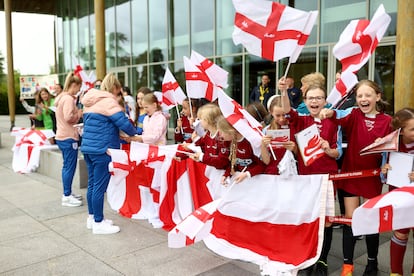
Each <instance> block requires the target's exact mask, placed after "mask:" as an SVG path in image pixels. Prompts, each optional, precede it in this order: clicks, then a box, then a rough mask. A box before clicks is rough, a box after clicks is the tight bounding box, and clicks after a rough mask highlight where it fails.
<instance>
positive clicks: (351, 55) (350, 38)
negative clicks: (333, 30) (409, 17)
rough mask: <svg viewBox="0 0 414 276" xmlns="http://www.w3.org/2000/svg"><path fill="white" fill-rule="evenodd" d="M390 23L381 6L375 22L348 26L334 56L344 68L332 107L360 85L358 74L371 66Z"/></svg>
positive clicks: (354, 22)
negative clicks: (375, 51)
mask: <svg viewBox="0 0 414 276" xmlns="http://www.w3.org/2000/svg"><path fill="white" fill-rule="evenodd" d="M390 22H391V17H390V16H389V15H388V14H387V13H386V12H385V9H384V6H383V5H382V4H381V5H380V6H379V7H378V9H377V11H376V12H375V14H374V16H373V17H372V19H371V21H369V20H367V19H361V20H352V21H351V22H350V23H349V24H348V25H347V26H346V28H345V29H344V31H343V32H342V34H341V36H340V37H339V41H338V42H337V43H336V44H335V46H334V48H333V54H334V56H335V57H336V58H337V59H338V60H339V61H340V62H341V64H342V74H341V78H340V79H339V80H337V82H336V83H335V86H334V88H333V89H332V90H331V93H330V94H329V96H328V98H327V102H328V103H330V104H332V105H335V104H337V103H338V102H339V101H340V100H341V98H343V97H344V96H346V95H347V93H349V91H350V90H351V89H352V88H353V87H354V86H355V84H357V82H358V79H357V76H356V75H355V73H356V72H358V70H359V69H361V67H362V66H364V65H365V64H366V63H367V61H368V59H369V58H370V57H371V55H372V53H373V52H374V50H375V48H376V47H377V45H378V43H379V42H380V41H381V39H382V37H383V36H384V34H385V31H386V30H387V28H388V26H389V24H390Z"/></svg>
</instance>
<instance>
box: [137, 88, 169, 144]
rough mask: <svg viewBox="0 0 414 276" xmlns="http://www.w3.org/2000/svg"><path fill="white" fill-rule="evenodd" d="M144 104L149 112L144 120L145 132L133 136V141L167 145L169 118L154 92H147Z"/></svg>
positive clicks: (143, 100)
mask: <svg viewBox="0 0 414 276" xmlns="http://www.w3.org/2000/svg"><path fill="white" fill-rule="evenodd" d="M142 106H143V107H144V110H145V112H146V114H147V116H145V118H144V122H143V132H142V134H141V135H137V136H134V137H131V138H132V141H137V142H141V143H146V144H152V145H165V144H166V143H167V119H166V118H165V116H164V114H163V113H162V111H161V105H160V103H159V102H158V99H157V97H156V96H155V95H154V93H149V94H146V95H145V96H144V97H143V98H142Z"/></svg>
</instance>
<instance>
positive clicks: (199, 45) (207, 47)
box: [191, 0, 214, 57]
mask: <svg viewBox="0 0 414 276" xmlns="http://www.w3.org/2000/svg"><path fill="white" fill-rule="evenodd" d="M213 41H214V0H203V1H199V0H195V1H194V0H193V1H191V46H192V47H191V48H192V49H194V50H195V51H197V52H198V53H200V54H202V55H203V56H205V57H209V56H212V55H213V54H214V52H213V46H214V45H213Z"/></svg>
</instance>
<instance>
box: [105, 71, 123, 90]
mask: <svg viewBox="0 0 414 276" xmlns="http://www.w3.org/2000/svg"><path fill="white" fill-rule="evenodd" d="M114 88H122V85H121V83H120V82H119V80H118V79H117V78H116V77H115V75H114V74H113V73H108V74H106V76H105V77H104V79H103V80H102V83H101V87H100V89H101V90H103V91H108V92H111V93H112V91H113V90H114Z"/></svg>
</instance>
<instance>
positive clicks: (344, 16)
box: [320, 0, 367, 43]
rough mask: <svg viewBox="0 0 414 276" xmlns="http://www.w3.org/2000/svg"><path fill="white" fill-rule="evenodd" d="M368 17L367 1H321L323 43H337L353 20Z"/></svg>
mask: <svg viewBox="0 0 414 276" xmlns="http://www.w3.org/2000/svg"><path fill="white" fill-rule="evenodd" d="M366 17H367V2H366V0H349V1H343V0H330V1H321V11H320V20H321V43H326V42H337V41H338V40H339V36H340V35H341V33H342V31H343V30H344V29H345V27H346V26H347V25H348V24H349V22H350V21H351V20H354V19H365V18H366Z"/></svg>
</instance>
